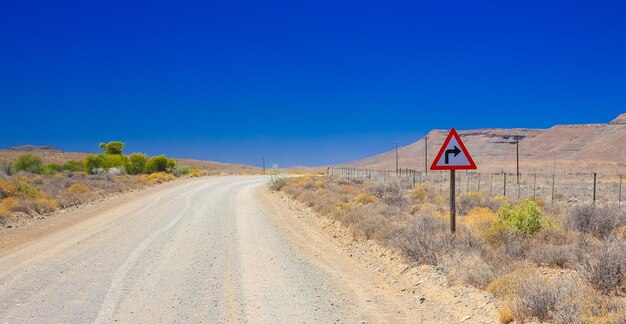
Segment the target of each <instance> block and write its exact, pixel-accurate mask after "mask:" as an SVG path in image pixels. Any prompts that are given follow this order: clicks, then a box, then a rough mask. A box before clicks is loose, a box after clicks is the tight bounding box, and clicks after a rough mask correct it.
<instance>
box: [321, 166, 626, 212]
mask: <svg viewBox="0 0 626 324" xmlns="http://www.w3.org/2000/svg"><path fill="white" fill-rule="evenodd" d="M326 173H327V175H329V176H338V177H341V178H343V179H347V180H351V179H371V180H373V181H392V180H393V181H397V180H398V179H399V180H401V181H403V182H405V183H408V185H409V186H413V187H415V186H417V185H425V186H427V187H428V189H429V191H431V192H433V193H435V194H439V195H443V196H445V195H447V194H448V193H449V190H450V175H449V173H448V172H446V171H430V172H428V173H425V172H420V171H416V170H412V169H398V170H393V171H392V170H373V169H356V168H347V167H328V168H327V171H326ZM455 176H456V179H455V181H456V190H457V195H460V194H463V193H468V192H481V193H484V194H486V195H489V196H496V195H502V196H505V197H509V198H513V199H523V198H534V199H542V200H543V201H545V202H548V203H555V202H600V203H615V204H618V205H619V206H622V205H625V204H623V200H624V197H623V195H622V186H623V182H624V175H619V174H600V173H551V174H547V173H520V174H519V175H518V174H517V173H507V172H493V173H490V172H474V171H457V172H455Z"/></svg>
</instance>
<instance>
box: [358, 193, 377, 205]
mask: <svg viewBox="0 0 626 324" xmlns="http://www.w3.org/2000/svg"><path fill="white" fill-rule="evenodd" d="M354 201H355V202H356V203H357V204H359V205H367V204H371V203H374V202H375V201H376V197H374V196H373V195H370V194H368V193H365V192H362V193H360V194H358V195H357V196H356V197H354Z"/></svg>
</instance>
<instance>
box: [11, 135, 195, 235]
mask: <svg viewBox="0 0 626 324" xmlns="http://www.w3.org/2000/svg"><path fill="white" fill-rule="evenodd" d="M100 148H102V149H103V153H101V154H94V155H88V156H87V157H85V159H84V160H82V161H68V162H66V163H64V164H45V163H44V161H43V160H42V159H41V158H40V157H37V156H34V155H32V154H24V155H21V156H19V157H18V158H17V159H16V160H14V161H1V163H0V225H7V224H11V223H12V222H13V221H18V220H21V219H24V218H32V217H40V216H42V215H46V214H49V213H51V212H54V211H55V210H57V209H60V208H67V207H71V206H75V205H79V204H82V203H84V202H87V201H92V200H95V199H98V198H101V197H104V196H106V195H110V194H113V193H119V192H124V191H128V190H132V189H138V188H141V187H144V186H147V185H154V184H159V183H162V182H166V181H171V180H174V179H175V178H176V177H181V176H190V177H198V176H203V175H206V174H207V173H206V171H204V170H199V169H194V168H188V167H179V166H177V165H176V162H175V161H174V160H172V159H169V158H167V157H166V156H165V155H159V156H154V157H148V156H147V155H145V154H141V153H133V154H131V155H124V152H123V151H124V143H123V142H110V143H106V144H105V143H100ZM8 226H11V225H8Z"/></svg>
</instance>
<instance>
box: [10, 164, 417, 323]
mask: <svg viewBox="0 0 626 324" xmlns="http://www.w3.org/2000/svg"><path fill="white" fill-rule="evenodd" d="M267 180H268V179H267V178H266V177H261V176H256V177H255V176H236V177H212V178H201V179H195V180H190V181H185V182H181V183H179V184H176V185H170V186H165V187H164V188H163V189H161V190H150V191H148V192H146V193H145V194H142V195H138V196H136V197H133V199H128V200H124V199H120V200H119V203H111V206H110V208H106V209H103V210H101V211H99V212H97V213H94V214H93V215H90V216H89V217H87V218H85V219H83V220H81V221H80V222H77V223H76V224H73V225H72V226H68V227H66V228H63V229H60V230H58V231H55V232H53V233H50V234H47V235H45V236H43V237H41V238H38V239H36V240H35V241H34V242H31V243H30V244H28V245H25V246H23V247H21V248H19V249H16V250H15V251H12V252H10V253H8V254H5V255H3V256H2V257H0V322H8V323H25V322H32V323H51V322H55V323H56V322H70V323H85V322H96V323H111V322H115V321H117V322H123V323H128V322H130V323H137V322H145V323H156V322H167V323H172V322H183V323H242V322H243V323H246V322H249V323H320V322H321V323H331V322H333V323H334V322H348V323H361V322H403V321H406V322H410V321H411V318H412V317H411V314H410V310H405V309H404V306H403V305H400V303H401V301H398V300H397V296H394V294H393V293H390V292H389V291H387V290H386V288H385V287H384V284H383V283H382V282H381V281H380V280H379V279H377V278H376V277H375V275H373V274H368V273H366V272H363V270H362V269H360V270H359V269H351V267H350V263H349V260H345V259H346V257H345V256H342V255H340V253H339V252H338V251H335V250H333V248H332V246H331V244H329V243H325V242H308V241H307V242H304V241H303V240H304V238H305V237H307V235H309V236H310V235H311V234H310V233H306V234H305V233H304V232H302V235H300V234H299V231H305V230H306V229H304V228H299V227H298V226H299V225H294V224H291V223H285V222H283V221H281V218H280V217H277V216H276V215H275V214H276V213H275V212H273V211H272V208H271V207H268V206H267V203H264V202H263V196H264V195H267V193H263V192H264V190H263V188H264V184H265V183H267ZM274 208H276V207H275V206H274ZM324 244H328V246H326V245H324ZM320 254H323V257H322V256H320ZM407 312H408V313H407Z"/></svg>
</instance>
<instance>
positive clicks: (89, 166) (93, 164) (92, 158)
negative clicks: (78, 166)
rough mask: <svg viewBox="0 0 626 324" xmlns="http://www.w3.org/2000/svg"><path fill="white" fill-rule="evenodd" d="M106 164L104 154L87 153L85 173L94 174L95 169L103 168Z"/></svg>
mask: <svg viewBox="0 0 626 324" xmlns="http://www.w3.org/2000/svg"><path fill="white" fill-rule="evenodd" d="M103 164H104V157H103V155H102V154H97V155H96V154H93V155H87V156H86V157H85V163H84V165H85V173H87V174H93V172H94V170H96V169H102V165H103Z"/></svg>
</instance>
